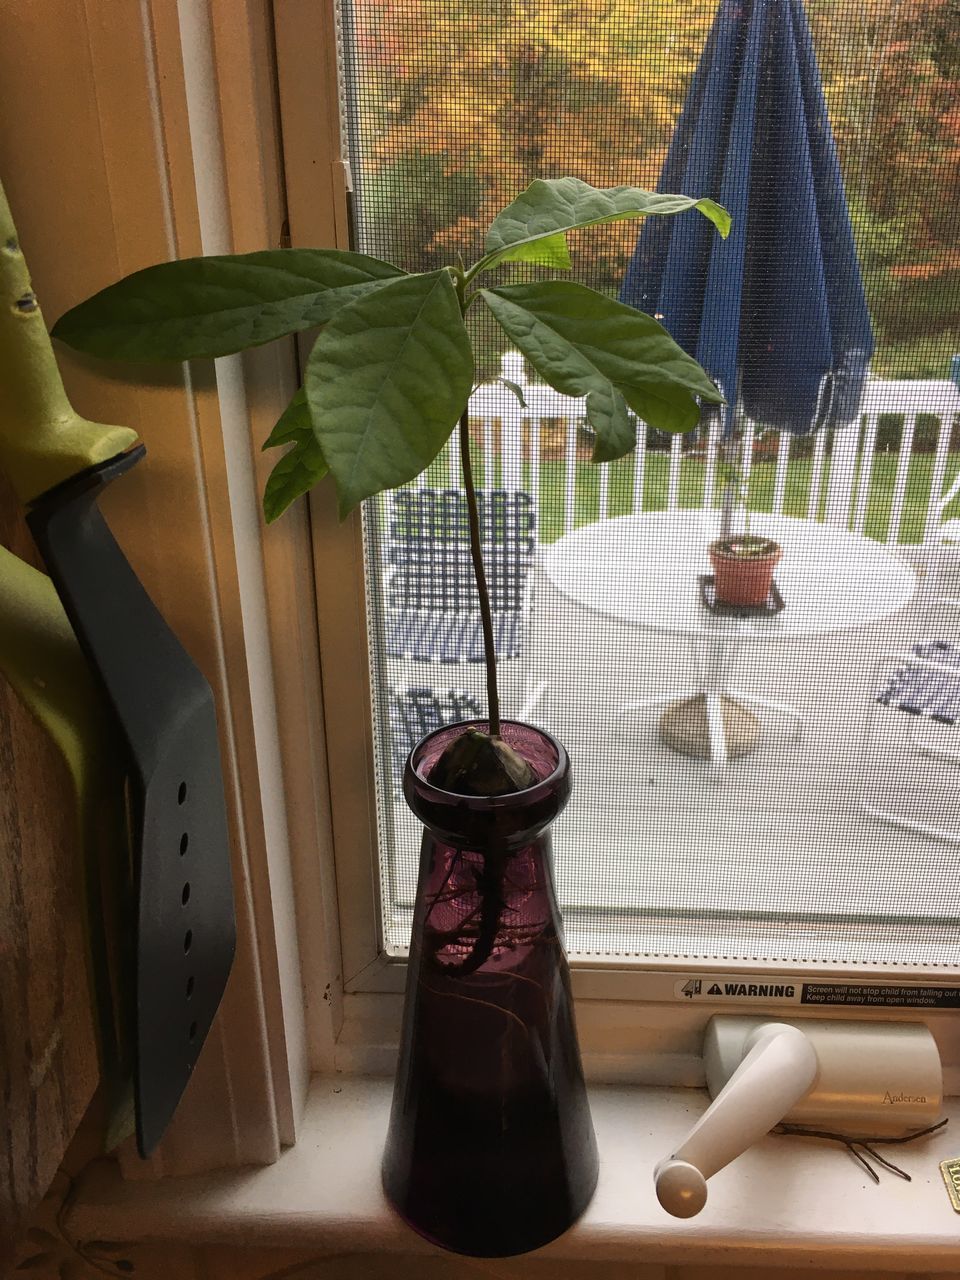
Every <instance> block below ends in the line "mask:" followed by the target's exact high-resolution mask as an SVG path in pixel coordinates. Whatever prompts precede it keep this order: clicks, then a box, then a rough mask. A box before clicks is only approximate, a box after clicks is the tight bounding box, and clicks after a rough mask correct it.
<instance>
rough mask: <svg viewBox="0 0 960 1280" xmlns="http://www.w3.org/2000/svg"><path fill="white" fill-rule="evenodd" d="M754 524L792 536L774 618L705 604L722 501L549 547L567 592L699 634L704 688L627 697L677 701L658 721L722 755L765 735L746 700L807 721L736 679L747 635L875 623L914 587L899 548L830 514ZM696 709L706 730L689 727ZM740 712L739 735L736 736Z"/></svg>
mask: <svg viewBox="0 0 960 1280" xmlns="http://www.w3.org/2000/svg"><path fill="white" fill-rule="evenodd" d="M751 532H752V533H757V534H760V535H762V536H765V537H769V538H774V539H775V540H776V541H777V542H779V543H780V544H781V546H782V547H783V559H782V560H781V561H780V564H779V565H778V566H777V570H776V574H775V578H776V581H777V584H778V586H779V589H780V592H781V595H782V597H783V600H784V608H783V609H782V610H781V612H780V613H778V614H777V615H776V616H774V617H764V618H736V617H720V616H717V615H716V614H714V613H711V612H710V610H708V609H707V608H706V607H705V606H704V604H703V602H702V599H701V595H700V584H699V582H698V576H699V575H700V574H705V573H710V572H711V568H710V561H709V557H708V555H707V547H708V545H709V544H710V542H712V541H713V539H714V538H717V537H719V536H720V513H719V512H711V511H702V510H676V511H664V512H655V513H652V514H649V515H640V516H620V517H618V518H615V519H611V520H601V521H599V522H598V523H596V524H591V525H587V526H585V527H584V528H582V529H577V530H576V531H575V532H574V533H570V534H567V535H566V536H565V537H563V538H561V539H559V541H557V542H555V543H553V544H552V545H551V546H549V547H546V548H545V549H544V552H543V567H544V570H545V572H546V574H547V577H548V578H549V579H550V581H551V582H552V583H553V584H554V586H555V587H557V589H558V590H559V591H561V592H562V593H563V594H564V595H565V596H567V597H568V598H569V599H570V600H573V601H575V602H576V603H577V604H579V605H583V606H585V607H586V608H588V609H591V610H593V611H595V612H596V613H600V614H604V615H607V616H609V617H613V618H619V619H621V620H622V621H624V622H632V623H636V624H637V625H639V626H642V627H648V628H651V629H653V630H657V631H666V632H673V633H676V634H679V635H683V636H686V637H687V638H688V639H689V640H690V642H691V648H692V651H693V655H694V659H695V664H696V669H697V675H698V688H696V689H694V690H693V691H691V690H686V691H684V692H683V693H682V692H681V691H679V690H673V691H672V692H670V693H665V694H663V695H661V696H659V697H656V698H646V699H642V700H641V701H637V702H630V703H625V704H624V705H623V706H622V707H621V708H620V710H623V711H626V710H636V709H639V708H643V707H652V706H656V705H662V704H664V703H667V704H672V705H671V707H670V709H669V710H668V711H667V712H666V713H665V714H664V715H663V716H662V717H661V721H660V724H661V732H662V733H663V734H664V736H665V737H666V739H667V740H668V741H670V742H671V744H672V745H674V746H677V747H678V749H679V750H684V751H687V753H688V754H692V755H702V756H705V757H707V758H709V759H710V760H712V761H713V762H714V764H716V765H724V764H726V763H727V761H728V759H729V758H731V757H732V756H734V755H742V754H744V753H745V752H747V751H749V750H752V749H753V748H754V747H755V745H756V742H757V740H758V738H759V722H758V721H757V720H756V717H754V716H752V715H751V714H750V713H749V712H747V711H746V709H745V708H743V707H742V706H741V704H742V703H752V704H754V705H757V706H763V707H767V708H770V709H772V710H774V711H777V712H780V713H782V714H785V715H788V716H792V717H794V718H796V719H797V722H798V725H799V720H800V712H799V711H798V710H797V709H796V708H794V707H792V706H790V705H789V704H787V703H782V702H773V701H771V700H770V699H767V698H761V697H760V696H758V695H757V694H755V693H751V692H750V691H748V690H743V689H739V688H732V687H731V680H732V677H733V674H734V671H735V668H736V664H737V660H738V658H739V656H740V654H741V652H742V650H743V647H744V646H745V645H747V644H751V643H761V642H764V641H774V640H786V639H792V638H796V637H800V636H806V637H811V636H817V635H823V634H826V633H830V632H836V631H842V630H846V629H847V628H852V627H861V626H864V625H866V624H868V623H871V622H876V621H878V620H879V619H881V618H884V617H887V616H888V615H890V614H892V613H895V612H897V611H898V610H899V609H902V608H903V607H904V606H905V605H906V604H907V603H908V602H909V600H910V599H911V597H912V596H913V594H914V592H915V590H916V587H917V576H916V574H915V573H914V571H913V569H912V568H911V567H910V565H909V564H908V563H907V562H906V560H905V559H904V558H903V557H902V556H901V555H900V554H899V553H898V552H897V551H896V550H895V549H893V548H890V547H887V546H884V545H883V544H882V543H879V542H874V541H873V540H872V539H870V538H865V537H862V536H861V535H860V534H855V533H848V532H847V531H846V530H843V529H838V528H836V527H835V526H833V525H825V524H819V523H816V522H815V521H811V520H800V519H795V518H793V517H789V516H772V515H767V514H765V513H756V514H755V515H753V516H752V518H751ZM681 698H685V700H684V701H683V702H682V703H680V704H678V701H677V700H678V699H681ZM681 709H682V712H683V716H682V721H681V722H678V721H677V718H676V717H677V713H678V712H680V711H681ZM697 719H699V724H700V729H699V730H696V729H693V730H691V723H692V722H694V721H696V720H697ZM734 723H735V724H736V726H737V728H736V740H735V741H728V735H729V734H730V733H731V729H732V726H733V724H734ZM684 726H685V728H684ZM681 738H685V740H686V745H681V743H680V741H679V739H681Z"/></svg>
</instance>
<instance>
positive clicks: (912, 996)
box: [800, 982, 960, 1009]
mask: <svg viewBox="0 0 960 1280" xmlns="http://www.w3.org/2000/svg"><path fill="white" fill-rule="evenodd" d="M800 1003H801V1004H822V1005H837V1004H842V1005H858V1006H860V1007H861V1008H881V1009H960V987H897V986H888V985H886V984H884V985H882V986H877V985H874V984H870V985H867V984H866V983H864V984H861V985H852V984H850V983H846V982H805V983H804V984H803V994H802V996H801V998H800Z"/></svg>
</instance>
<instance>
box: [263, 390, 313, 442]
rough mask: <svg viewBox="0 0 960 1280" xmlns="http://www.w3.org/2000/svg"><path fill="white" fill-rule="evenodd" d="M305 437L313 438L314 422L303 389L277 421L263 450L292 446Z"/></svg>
mask: <svg viewBox="0 0 960 1280" xmlns="http://www.w3.org/2000/svg"><path fill="white" fill-rule="evenodd" d="M304 436H310V437H312V436H313V422H312V421H311V418H310V409H309V408H308V406H307V393H306V391H305V390H304V388H303V387H301V388H300V390H299V391H298V392H297V393H296V395H295V396H294V397H293V399H292V400H291V401H290V403H289V404H288V405H287V407H286V408H285V409H284V411H283V413H281V415H280V417H279V418H278V419H277V425H276V426H275V427H274V428H273V430H272V431H271V432H270V434H269V435H268V436H267V438H266V440H264V442H263V445H262V448H264V449H275V448H276V447H277V445H281V444H290V443H291V442H292V441H294V440H300V439H302V438H303V437H304Z"/></svg>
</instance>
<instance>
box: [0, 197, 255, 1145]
mask: <svg viewBox="0 0 960 1280" xmlns="http://www.w3.org/2000/svg"><path fill="white" fill-rule="evenodd" d="M135 442H136V435H135V433H134V432H133V431H130V430H128V429H127V428H125V427H112V426H105V425H103V424H100V423H94V422H89V421H87V420H86V419H83V418H81V417H80V416H79V415H78V414H77V413H75V412H74V410H73V409H72V407H71V405H70V403H69V401H68V400H67V397H66V393H65V391H64V389H63V383H62V381H61V378H60V373H59V370H58V368H57V364H56V360H55V358H54V354H53V349H52V346H51V344H50V339H49V337H48V334H47V330H46V326H45V325H44V322H43V317H42V315H41V313H40V309H39V306H38V305H37V300H36V297H35V296H34V293H33V291H32V288H31V285H30V277H29V275H28V272H27V267H26V263H25V261H24V258H23V255H22V253H21V252H20V248H19V244H18V241H17V234H16V229H15V227H14V224H13V219H12V217H11V214H10V210H9V207H8V205H7V202H6V198H5V196H4V194H3V189H2V187H0V465H2V468H3V470H4V471H5V472H6V474H7V475H8V477H9V479H10V481H11V482H12V484H13V487H14V489H15V491H16V493H17V495H18V497H19V498H20V500H21V501H22V502H23V503H24V504H25V505H26V506H27V523H28V524H29V527H30V530H31V532H32V534H33V537H34V539H35V541H36V543H37V546H38V548H39V550H40V552H41V554H42V556H43V559H44V561H45V563H46V567H47V569H48V571H49V574H50V577H51V579H52V581H53V583H54V585H55V587H56V589H57V592H58V594H59V596H60V599H61V601H62V603H63V606H64V609H65V610H66V613H67V616H68V617H69V619H70V623H71V625H72V627H73V629H74V632H75V633H76V636H77V639H78V640H79V642H80V645H81V648H82V649H83V652H84V654H85V655H86V658H87V661H88V662H89V664H90V666H91V668H92V669H93V671H94V673H95V675H96V676H97V677H98V679H99V682H100V684H101V686H102V689H103V693H104V694H105V697H106V702H107V703H108V704H109V706H110V707H111V708H112V711H113V713H114V716H115V718H116V722H117V727H118V729H119V731H120V735H121V737H122V739H123V742H124V744H125V747H126V751H127V757H128V760H127V770H128V772H127V777H128V783H127V788H128V809H129V814H128V823H129V827H130V831H131V839H132V864H133V881H134V887H135V893H136V922H135V941H136V975H135V979H136V1013H135V1021H136V1025H135V1036H134V1039H135V1053H134V1097H135V1105H136V1127H137V1146H138V1149H139V1151H140V1154H141V1155H144V1156H146V1155H148V1154H149V1153H150V1152H151V1151H152V1150H153V1148H154V1147H155V1146H156V1144H157V1143H158V1142H159V1140H160V1138H161V1136H162V1134H163V1132H164V1130H165V1128H166V1126H167V1124H168V1122H169V1121H170V1118H171V1117H172V1115H173V1113H174V1111H175V1110H176V1107H177V1104H178V1102H179V1101H180V1097H181V1095H182V1094H183V1090H184V1088H185V1087H186V1084H187V1082H188V1080H189V1079H190V1074H191V1072H192V1071H193V1067H194V1064H195V1063H196V1060H197V1056H198V1054H199V1053H200V1049H201V1047H202V1045H203V1042H204V1039H205V1038H206V1035H207V1032H208V1031H209V1029H210V1024H211V1022H212V1021H213V1017H214V1014H215V1013H216V1011H217V1007H218V1006H219V1004H220V999H221V996H222V995H223V991H224V987H225V985H226V981H227V976H228V974H229V972H230V967H231V963H232V961H233V953H234V946H235V938H236V926H235V920H234V909H233V892H232V886H231V876H230V850H229V843H228V833H227V819H226V808H225V804H224V795H223V782H222V776H221V768H220V751H219V745H218V738H217V722H216V715H215V710H214V702H213V694H212V692H211V690H210V687H209V685H208V684H207V682H206V680H205V679H204V678H203V676H202V675H201V674H200V672H199V671H198V670H197V668H196V666H194V664H193V662H192V661H191V659H190V658H189V657H188V655H187V654H186V652H185V651H184V649H183V648H182V646H181V645H180V643H179V642H178V640H177V639H176V637H175V636H174V634H173V632H172V631H171V630H170V628H169V627H168V626H167V624H166V623H165V622H164V620H163V618H162V617H161V615H160V614H159V612H158V611H157V609H156V608H155V606H154V604H153V602H152V601H151V600H150V598H149V597H148V596H147V594H146V592H145V591H144V589H143V587H142V586H141V584H140V582H139V580H138V579H137V577H136V575H135V573H134V572H133V570H132V569H131V567H130V565H129V564H128V562H127V560H126V558H125V556H124V554H123V552H122V551H121V550H120V548H119V547H118V545H117V543H116V542H115V540H114V538H113V535H112V534H111V533H110V530H109V529H108V528H107V525H106V523H105V521H104V519H103V517H102V516H101V514H100V511H99V510H98V508H97V499H98V497H99V495H100V493H101V492H102V491H103V490H104V489H105V488H106V486H107V485H108V484H110V483H111V482H112V481H114V480H115V479H117V478H118V477H120V476H122V475H123V474H124V472H126V471H128V470H130V468H131V467H133V466H135V465H136V463H137V462H139V461H140V459H141V458H142V457H143V455H144V452H145V450H144V448H143V446H142V445H135ZM132 446H135V447H132ZM4 607H5V608H8V609H9V608H10V607H11V603H10V600H9V599H8V600H7V601H6V602H5V604H4ZM12 607H16V601H15V600H14V602H13V606H12ZM0 626H4V619H3V618H2V617H0Z"/></svg>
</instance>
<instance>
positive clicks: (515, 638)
mask: <svg viewBox="0 0 960 1280" xmlns="http://www.w3.org/2000/svg"><path fill="white" fill-rule="evenodd" d="M390 498H391V507H390V512H389V520H388V541H387V550H386V560H387V565H388V576H387V581H386V583H385V604H386V617H385V648H386V653H387V656H388V657H389V658H391V659H395V660H396V659H399V660H402V661H404V662H414V663H428V664H441V665H459V666H464V667H472V668H475V669H476V670H477V671H478V672H479V673H482V669H483V633H482V629H481V622H480V610H479V608H478V606H477V595H476V583H475V581H474V575H473V563H472V560H471V557H470V541H469V538H470V534H469V523H468V513H467V503H466V496H465V494H464V493H463V492H462V490H459V489H442V490H437V489H430V488H424V489H400V490H396V491H395V492H394V493H392V494H391V495H390ZM477 499H478V508H479V515H480V532H481V539H482V543H483V553H484V563H485V566H486V571H487V586H488V589H489V593H490V606H491V612H492V621H493V633H494V645H495V648H496V653H497V659H498V662H499V663H500V664H501V669H502V664H504V663H505V662H509V661H511V660H514V659H519V658H520V657H521V655H522V653H523V646H524V638H525V632H526V629H527V624H528V620H529V615H530V605H531V590H530V569H531V567H532V565H533V558H534V550H535V542H534V527H535V514H534V503H533V498H532V496H531V495H530V494H529V493H525V492H523V491H522V490H492V491H489V492H481V493H479V494H478V495H477ZM542 691H543V685H542V684H538V685H534V686H532V687H530V688H529V689H527V690H525V696H524V697H523V698H522V700H521V701H522V710H521V713H520V714H521V718H523V717H524V716H526V715H527V714H529V712H530V711H531V710H532V708H533V706H534V705H535V703H536V701H537V700H538V699H539V696H540V694H541V693H542Z"/></svg>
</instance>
